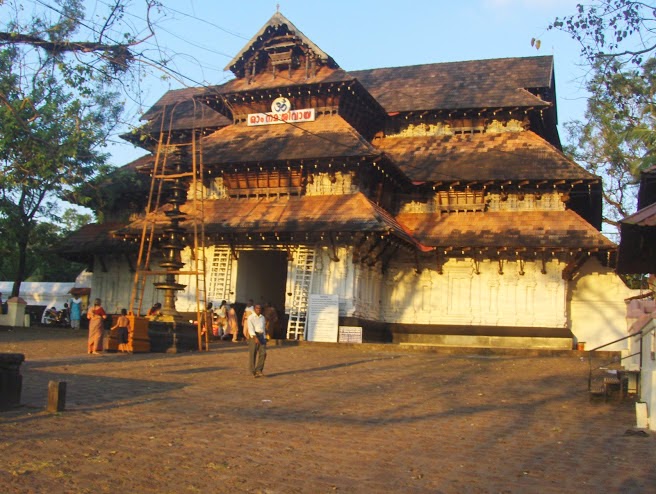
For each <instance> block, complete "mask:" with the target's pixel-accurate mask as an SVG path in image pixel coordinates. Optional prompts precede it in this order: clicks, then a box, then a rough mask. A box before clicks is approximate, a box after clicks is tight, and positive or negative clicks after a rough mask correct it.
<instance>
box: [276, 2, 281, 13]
mask: <svg viewBox="0 0 656 494" xmlns="http://www.w3.org/2000/svg"><path fill="white" fill-rule="evenodd" d="M279 13H280V4H279V3H277V4H276V14H279Z"/></svg>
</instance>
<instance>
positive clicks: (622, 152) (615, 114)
mask: <svg viewBox="0 0 656 494" xmlns="http://www.w3.org/2000/svg"><path fill="white" fill-rule="evenodd" d="M655 83H656V59H654V58H650V59H649V60H648V61H647V62H646V63H644V64H643V65H642V66H641V67H638V68H632V69H624V70H617V71H612V72H611V73H609V72H608V71H607V70H606V67H605V66H604V67H603V68H602V67H599V66H596V67H595V72H594V76H593V77H592V78H591V79H590V81H589V82H588V86H587V89H588V91H589V92H590V95H591V96H590V99H589V100H588V105H587V110H586V113H585V117H586V119H585V120H584V121H583V122H578V121H576V122H569V123H568V124H566V128H567V130H568V132H569V135H570V139H571V140H572V141H573V142H574V143H576V146H573V147H571V148H569V149H568V150H569V152H570V153H571V154H572V155H573V156H574V158H575V159H576V160H577V161H579V162H581V163H582V164H584V166H585V167H586V168H587V169H588V170H590V171H591V172H593V173H595V174H598V175H600V176H602V177H603V179H604V201H605V206H606V207H605V211H604V220H605V222H606V223H607V224H610V225H613V226H616V227H617V226H618V225H619V221H620V220H621V219H622V218H624V217H626V216H628V215H630V214H632V213H633V212H635V209H636V198H637V187H638V185H637V184H638V180H639V178H640V172H641V171H642V170H644V169H645V168H647V167H650V166H652V165H654V164H655V163H654V153H653V150H654V144H655V143H654V135H655V134H654V129H655V128H656V125H655V124H656V120H655V119H656V115H655V113H654V109H655V107H654V88H655V87H656V85H655Z"/></svg>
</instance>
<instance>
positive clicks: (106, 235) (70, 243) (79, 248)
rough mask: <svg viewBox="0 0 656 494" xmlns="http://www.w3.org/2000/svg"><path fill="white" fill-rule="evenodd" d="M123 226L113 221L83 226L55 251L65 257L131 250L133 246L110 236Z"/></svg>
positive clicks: (123, 224) (63, 241)
mask: <svg viewBox="0 0 656 494" xmlns="http://www.w3.org/2000/svg"><path fill="white" fill-rule="evenodd" d="M124 226H125V223H121V222H113V221H112V222H105V223H91V224H88V225H84V226H83V227H82V228H80V229H79V230H76V231H75V232H73V233H71V234H70V235H69V236H67V237H66V238H65V239H64V240H62V241H61V242H60V244H59V246H58V247H57V249H56V251H57V252H58V253H60V254H64V255H65V254H79V253H85V254H88V253H103V252H104V253H110V252H117V251H127V250H133V249H134V245H132V244H131V243H130V244H126V243H125V242H123V241H122V240H118V239H116V238H114V237H113V236H112V233H111V232H112V231H114V230H117V229H118V228H121V227H124Z"/></svg>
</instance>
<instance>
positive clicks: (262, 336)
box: [247, 304, 266, 377]
mask: <svg viewBox="0 0 656 494" xmlns="http://www.w3.org/2000/svg"><path fill="white" fill-rule="evenodd" d="M247 326H248V365H249V369H250V371H251V374H253V377H261V376H262V371H263V370H264V361H265V360H266V333H265V330H266V319H265V318H264V316H263V315H262V306H261V305H259V304H258V305H256V306H255V307H253V313H252V314H251V315H250V316H248V320H247Z"/></svg>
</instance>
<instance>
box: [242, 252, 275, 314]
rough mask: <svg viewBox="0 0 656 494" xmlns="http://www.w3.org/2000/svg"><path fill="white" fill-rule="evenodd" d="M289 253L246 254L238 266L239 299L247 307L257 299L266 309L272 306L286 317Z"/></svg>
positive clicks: (256, 301)
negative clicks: (247, 303)
mask: <svg viewBox="0 0 656 494" xmlns="http://www.w3.org/2000/svg"><path fill="white" fill-rule="evenodd" d="M286 284H287V252H285V251H277V250H242V251H240V252H239V261H238V264H237V286H236V299H237V301H239V302H243V303H246V302H247V301H248V299H251V298H252V299H253V301H254V302H255V303H256V304H261V305H262V306H264V304H266V303H271V304H272V305H273V306H274V307H275V308H276V309H277V311H278V314H279V315H280V316H283V315H284V313H285V287H286Z"/></svg>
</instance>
